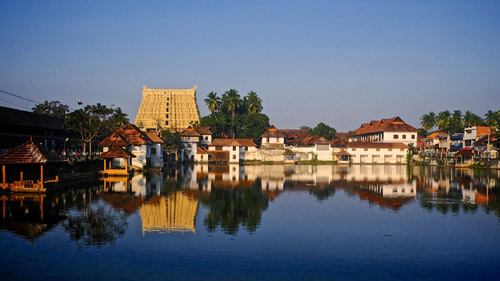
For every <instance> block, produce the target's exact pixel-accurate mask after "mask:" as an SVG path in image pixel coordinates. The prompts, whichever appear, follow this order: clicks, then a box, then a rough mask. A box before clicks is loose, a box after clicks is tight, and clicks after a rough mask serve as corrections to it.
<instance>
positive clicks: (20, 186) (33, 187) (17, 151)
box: [0, 139, 57, 192]
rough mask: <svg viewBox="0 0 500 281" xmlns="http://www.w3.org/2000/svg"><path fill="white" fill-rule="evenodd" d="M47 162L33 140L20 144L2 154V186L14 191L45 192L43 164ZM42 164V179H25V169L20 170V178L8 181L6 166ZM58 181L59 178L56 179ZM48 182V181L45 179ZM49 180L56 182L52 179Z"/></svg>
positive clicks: (0, 157)
mask: <svg viewBox="0 0 500 281" xmlns="http://www.w3.org/2000/svg"><path fill="white" fill-rule="evenodd" d="M45 163H47V158H46V157H45V155H44V154H43V153H42V152H41V151H40V149H38V147H37V146H36V144H34V143H33V140H32V139H30V140H29V141H27V142H25V143H23V144H21V145H20V146H18V147H16V148H14V149H12V150H10V151H8V152H7V153H4V154H2V155H0V165H2V188H3V189H4V190H5V189H10V190H11V191H13V192H45V191H46V188H45V187H44V179H43V164H45ZM20 164H21V165H40V180H38V181H36V182H34V181H33V180H25V179H24V175H23V171H21V172H20V175H19V180H18V181H13V182H12V183H7V181H6V178H7V173H6V169H5V168H6V166H9V165H10V166H13V165H20ZM55 181H57V178H56V180H55ZM45 182H48V181H45ZM49 182H54V180H51V181H49Z"/></svg>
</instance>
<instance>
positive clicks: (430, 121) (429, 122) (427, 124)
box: [420, 112, 436, 131]
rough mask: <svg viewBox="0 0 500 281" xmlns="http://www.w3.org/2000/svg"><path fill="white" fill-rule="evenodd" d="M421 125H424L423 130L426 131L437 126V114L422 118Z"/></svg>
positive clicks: (432, 113)
mask: <svg viewBox="0 0 500 281" xmlns="http://www.w3.org/2000/svg"><path fill="white" fill-rule="evenodd" d="M420 121H421V122H420V125H422V128H424V130H426V131H429V130H430V129H432V128H434V126H436V114H435V113H434V112H429V113H426V114H424V115H422V117H420Z"/></svg>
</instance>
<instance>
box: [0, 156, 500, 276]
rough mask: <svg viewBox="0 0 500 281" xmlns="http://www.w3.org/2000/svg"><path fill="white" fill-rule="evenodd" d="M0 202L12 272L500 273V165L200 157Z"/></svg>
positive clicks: (4, 270) (7, 271)
mask: <svg viewBox="0 0 500 281" xmlns="http://www.w3.org/2000/svg"><path fill="white" fill-rule="evenodd" d="M2 199H3V201H4V203H2V204H4V205H2V206H5V209H4V210H3V212H2V215H3V216H2V217H3V218H2V219H1V220H0V249H1V250H2V252H3V253H2V255H0V274H1V276H2V280H18V279H30V280H46V279H49V278H50V279H53V280H68V279H71V280H83V279H95V280H108V279H119V280H136V279H181V280H191V279H192V280H200V279H203V280H211V279H212V280H214V279H217V280H220V279H230V280H262V279H267V280H275V279H281V280H283V279H284V280H303V279H317V280H321V279H328V280H367V279H370V280H373V279H374V280H429V279H439V280H464V279H474V280H476V279H480V280H497V279H498V276H500V275H499V274H500V267H498V264H499V263H500V242H499V241H500V174H499V172H498V171H490V170H468V169H463V170H459V169H444V168H432V167H425V168H420V167H415V168H413V169H408V168H407V167H405V166H371V165H364V166H359V165H358V166H356V165H354V166H351V167H346V166H329V165H325V166H307V165H298V166H281V165H273V166H271V165H264V166H238V165H229V166H208V165H196V166H192V167H182V168H180V169H172V170H169V171H168V172H167V173H165V174H163V175H136V176H134V177H133V178H132V179H131V180H129V181H119V180H118V181H116V180H115V181H107V180H106V181H98V182H95V183H88V184H81V185H79V186H75V187H74V188H72V189H69V190H66V191H64V192H61V193H56V194H48V195H47V196H46V197H43V198H42V197H39V196H34V195H24V196H23V195H13V196H10V197H3V198H2ZM42 201H43V203H42ZM41 206H42V208H41Z"/></svg>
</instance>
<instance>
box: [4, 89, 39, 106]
mask: <svg viewBox="0 0 500 281" xmlns="http://www.w3.org/2000/svg"><path fill="white" fill-rule="evenodd" d="M0 92H2V93H4V94H7V95H10V96H13V97H16V98H18V99H22V100H26V101H29V102H34V103H36V104H41V102H39V101H35V100H32V99H29V98H25V97H22V96H19V95H16V94H13V93H9V92H7V91H4V90H0Z"/></svg>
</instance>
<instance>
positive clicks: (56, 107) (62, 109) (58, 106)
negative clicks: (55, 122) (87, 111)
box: [31, 100, 69, 118]
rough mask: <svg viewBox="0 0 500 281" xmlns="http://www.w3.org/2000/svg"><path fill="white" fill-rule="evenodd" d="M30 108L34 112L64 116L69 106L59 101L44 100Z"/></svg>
mask: <svg viewBox="0 0 500 281" xmlns="http://www.w3.org/2000/svg"><path fill="white" fill-rule="evenodd" d="M31 110H33V112H35V113H40V114H46V115H51V116H54V117H59V118H64V116H65V115H66V113H68V112H69V106H67V105H65V104H62V103H61V102H60V101H54V100H52V101H47V100H46V101H45V102H44V103H40V104H37V105H35V106H34V107H33V108H32V109H31Z"/></svg>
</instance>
